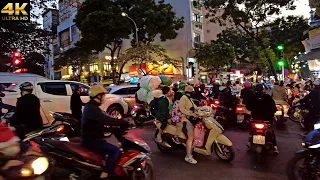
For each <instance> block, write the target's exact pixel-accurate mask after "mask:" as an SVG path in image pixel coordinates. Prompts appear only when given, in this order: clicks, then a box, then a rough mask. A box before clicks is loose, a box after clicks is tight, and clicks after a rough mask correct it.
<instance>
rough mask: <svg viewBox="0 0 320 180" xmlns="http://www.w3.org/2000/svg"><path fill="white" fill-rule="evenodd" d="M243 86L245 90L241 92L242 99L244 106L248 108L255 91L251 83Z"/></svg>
mask: <svg viewBox="0 0 320 180" xmlns="http://www.w3.org/2000/svg"><path fill="white" fill-rule="evenodd" d="M243 86H244V88H243V89H242V90H241V95H240V98H241V99H242V104H244V105H246V106H247V105H248V104H249V102H250V100H251V99H252V97H253V96H254V91H253V89H252V88H251V83H250V82H249V81H247V82H245V83H244V84H243Z"/></svg>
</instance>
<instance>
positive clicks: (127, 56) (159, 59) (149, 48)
mask: <svg viewBox="0 0 320 180" xmlns="http://www.w3.org/2000/svg"><path fill="white" fill-rule="evenodd" d="M120 59H121V60H122V61H123V62H127V61H132V62H134V63H137V64H139V65H141V64H143V63H151V64H153V65H154V68H153V69H152V70H151V71H153V70H158V68H159V66H161V65H163V64H168V65H169V64H172V65H174V66H176V65H177V63H179V62H180V61H178V60H176V59H172V58H171V57H169V56H168V55H167V54H166V49H165V48H163V47H162V46H161V45H154V44H143V43H141V44H139V45H138V46H134V47H131V48H129V49H127V50H126V51H125V53H124V54H123V55H122V56H121V57H120ZM122 67H123V66H122ZM139 69H141V67H139ZM141 70H142V69H141ZM121 71H122V69H121V70H120V72H121ZM151 71H150V72H151ZM150 72H149V73H150ZM143 73H145V74H144V75H148V74H147V73H146V72H143Z"/></svg>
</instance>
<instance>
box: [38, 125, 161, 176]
mask: <svg viewBox="0 0 320 180" xmlns="http://www.w3.org/2000/svg"><path fill="white" fill-rule="evenodd" d="M127 130H128V129H124V128H119V127H110V129H109V132H111V133H112V134H114V136H115V137H116V139H117V140H118V141H119V146H120V150H121V156H120V158H119V160H118V164H117V166H116V169H115V172H114V177H115V178H116V179H120V178H124V179H134V180H154V179H155V172H154V168H153V164H152V161H151V158H150V153H151V149H150V147H149V146H148V144H146V143H145V142H144V141H142V140H140V139H138V138H135V137H132V136H126V134H127ZM33 141H34V142H35V145H36V146H37V147H40V148H41V150H42V151H44V152H46V153H47V154H48V155H49V156H50V157H51V158H53V159H55V160H56V170H57V171H58V172H59V173H55V174H54V177H55V178H56V179H58V178H59V179H63V178H69V179H98V178H99V176H100V174H101V170H102V168H103V166H104V164H105V161H104V157H103V156H100V155H98V154H96V153H94V152H92V151H89V150H88V149H86V148H84V147H82V146H81V145H80V143H74V142H69V141H58V140H54V139H50V138H37V139H34V140H33ZM56 176H57V177H56Z"/></svg>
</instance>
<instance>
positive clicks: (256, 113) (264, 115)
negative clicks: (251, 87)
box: [247, 84, 279, 154]
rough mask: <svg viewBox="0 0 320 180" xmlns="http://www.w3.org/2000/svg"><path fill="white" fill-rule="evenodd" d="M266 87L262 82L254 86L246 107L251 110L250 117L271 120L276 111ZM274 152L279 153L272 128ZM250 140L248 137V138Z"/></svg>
mask: <svg viewBox="0 0 320 180" xmlns="http://www.w3.org/2000/svg"><path fill="white" fill-rule="evenodd" d="M265 91H266V89H265V88H264V87H263V85H262V84H257V85H256V88H255V96H254V97H253V100H252V101H251V102H250V103H249V104H248V106H247V108H248V109H249V110H250V111H251V115H252V119H254V120H261V121H269V122H270V124H272V122H273V118H274V113H275V112H276V111H277V107H276V104H275V102H274V100H273V99H272V98H271V97H270V95H268V94H267V93H266V92H265ZM272 135H273V142H272V143H273V145H274V153H277V154H278V153H279V151H278V147H277V141H276V136H275V134H274V131H273V130H272ZM249 142H250V139H249ZM250 145H251V144H250V143H248V147H250Z"/></svg>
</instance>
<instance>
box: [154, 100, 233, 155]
mask: <svg viewBox="0 0 320 180" xmlns="http://www.w3.org/2000/svg"><path fill="white" fill-rule="evenodd" d="M197 114H198V115H199V117H200V119H201V122H200V123H202V124H203V126H204V129H203V130H204V136H203V146H201V147H199V146H195V147H194V148H193V151H194V152H196V153H199V154H203V155H210V154H212V152H213V151H215V153H216V154H217V156H218V157H219V158H220V159H221V160H223V161H232V160H233V159H234V157H235V152H234V150H233V148H232V142H231V141H230V140H229V139H228V138H227V137H226V136H224V135H223V134H222V133H223V132H224V129H223V127H222V126H221V125H220V124H219V123H218V122H217V121H216V120H215V119H213V118H212V117H211V115H212V108H211V107H209V106H205V107H201V108H199V110H198V111H197ZM154 124H155V126H156V127H157V131H156V133H155V138H156V137H157V135H158V133H159V129H160V127H161V122H160V121H157V120H155V121H154ZM197 125H199V123H198V124H197ZM197 125H196V126H197ZM176 131H177V126H176V125H175V124H174V123H172V122H169V123H168V125H167V127H166V128H165V129H164V131H163V134H162V141H163V142H162V143H158V142H157V141H156V144H157V147H158V149H159V150H160V151H161V152H170V151H172V150H174V149H178V148H184V149H185V143H186V141H187V133H186V131H187V130H186V123H184V125H183V128H182V132H178V134H177V137H178V139H179V141H180V144H178V143H177V142H176V141H173V140H172V139H173V138H174V137H175V136H176ZM181 143H182V144H181Z"/></svg>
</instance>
